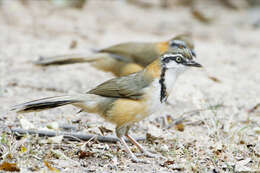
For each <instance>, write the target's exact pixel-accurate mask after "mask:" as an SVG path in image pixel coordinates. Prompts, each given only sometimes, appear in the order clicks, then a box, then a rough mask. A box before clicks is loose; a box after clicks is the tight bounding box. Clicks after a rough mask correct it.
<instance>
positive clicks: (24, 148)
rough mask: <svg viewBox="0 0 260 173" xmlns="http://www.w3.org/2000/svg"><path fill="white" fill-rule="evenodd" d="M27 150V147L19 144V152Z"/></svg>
mask: <svg viewBox="0 0 260 173" xmlns="http://www.w3.org/2000/svg"><path fill="white" fill-rule="evenodd" d="M26 151H27V148H26V147H25V146H23V145H22V146H21V148H20V153H25V152H26Z"/></svg>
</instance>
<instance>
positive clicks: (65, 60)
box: [34, 54, 99, 66]
mask: <svg viewBox="0 0 260 173" xmlns="http://www.w3.org/2000/svg"><path fill="white" fill-rule="evenodd" d="M98 58H99V57H98V56H89V55H85V54H72V55H58V56H50V57H45V56H40V58H39V59H38V60H36V61H34V64H35V65H41V66H48V65H66V64H75V63H83V62H92V61H95V60H96V59H98Z"/></svg>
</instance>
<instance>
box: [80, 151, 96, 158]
mask: <svg viewBox="0 0 260 173" xmlns="http://www.w3.org/2000/svg"><path fill="white" fill-rule="evenodd" d="M94 155H95V154H94V153H92V152H89V151H87V152H86V151H82V150H80V151H79V152H78V156H79V159H85V158H87V157H94Z"/></svg>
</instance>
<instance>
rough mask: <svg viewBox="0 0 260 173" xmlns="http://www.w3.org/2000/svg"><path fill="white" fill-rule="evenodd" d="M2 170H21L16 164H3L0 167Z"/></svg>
mask: <svg viewBox="0 0 260 173" xmlns="http://www.w3.org/2000/svg"><path fill="white" fill-rule="evenodd" d="M0 170H2V171H9V172H20V168H18V167H17V165H16V163H9V162H3V163H2V164H1V165H0Z"/></svg>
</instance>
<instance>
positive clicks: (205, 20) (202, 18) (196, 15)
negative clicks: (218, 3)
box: [191, 8, 212, 24]
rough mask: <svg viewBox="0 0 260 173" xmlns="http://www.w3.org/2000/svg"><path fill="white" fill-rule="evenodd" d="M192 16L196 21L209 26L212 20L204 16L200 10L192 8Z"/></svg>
mask: <svg viewBox="0 0 260 173" xmlns="http://www.w3.org/2000/svg"><path fill="white" fill-rule="evenodd" d="M191 12H192V15H193V17H194V18H196V19H198V20H199V21H201V22H203V23H206V24H209V23H211V21H212V18H210V17H208V16H207V15H206V14H204V13H203V12H202V11H201V10H199V9H196V8H193V9H192V11H191Z"/></svg>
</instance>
